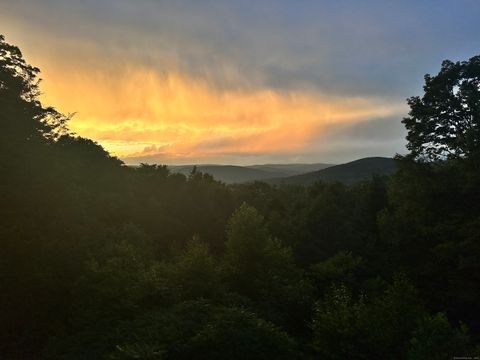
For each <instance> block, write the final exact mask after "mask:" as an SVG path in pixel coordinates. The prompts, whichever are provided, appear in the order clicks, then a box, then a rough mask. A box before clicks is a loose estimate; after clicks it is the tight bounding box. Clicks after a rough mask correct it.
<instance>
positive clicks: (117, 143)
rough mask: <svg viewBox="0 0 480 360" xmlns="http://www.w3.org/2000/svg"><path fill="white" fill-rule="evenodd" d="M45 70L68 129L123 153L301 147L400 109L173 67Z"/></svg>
mask: <svg viewBox="0 0 480 360" xmlns="http://www.w3.org/2000/svg"><path fill="white" fill-rule="evenodd" d="M77 65H78V64H77ZM44 69H45V70H44V73H43V76H44V78H45V79H46V80H45V81H44V82H43V83H42V89H43V91H44V95H43V100H44V101H45V102H46V103H48V104H52V105H53V106H56V107H57V108H58V109H59V110H61V111H63V112H76V113H77V114H76V115H75V117H74V118H73V119H72V120H71V122H70V127H71V129H72V130H73V131H74V132H76V133H78V134H79V135H82V136H86V137H90V138H92V139H94V140H96V141H98V142H99V143H101V144H102V145H103V146H105V147H106V149H108V150H109V151H111V152H112V153H114V154H116V155H118V156H120V157H123V158H128V157H132V156H140V155H146V154H148V155H153V154H155V153H161V154H162V155H163V158H164V159H166V161H168V159H169V158H171V159H172V160H175V159H181V158H189V157H196V158H201V157H208V156H210V155H219V154H222V153H239V154H241V153H274V152H295V151H303V150H305V146H307V144H308V143H311V141H313V140H314V138H315V137H318V136H319V134H321V133H322V129H323V128H325V127H326V126H328V125H331V124H339V123H346V124H348V123H354V122H359V121H363V120H368V119H372V118H378V117H383V116H390V115H392V114H395V113H399V112H401V111H402V110H403V104H402V105H398V104H394V105H392V104H387V103H385V102H384V101H382V100H381V99H376V98H371V97H365V98H362V97H349V98H343V97H342V98H340V97H330V96H326V95H323V94H319V93H315V92H308V91H304V92H279V91H274V90H271V89H253V90H246V89H238V90H224V89H218V88H216V87H215V86H213V85H211V84H209V83H208V82H207V81H205V80H199V79H193V78H189V77H187V76H184V75H182V74H180V73H178V72H169V73H160V72H159V71H156V70H153V69H150V68H146V67H138V66H133V65H122V66H120V65H117V66H113V67H112V66H110V67H107V66H106V67H105V68H103V69H102V68H96V69H91V68H88V67H84V68H82V67H78V66H75V65H74V64H70V65H65V64H64V65H63V66H55V67H46V68H44ZM53 69H55V70H53Z"/></svg>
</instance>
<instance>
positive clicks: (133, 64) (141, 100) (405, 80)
mask: <svg viewBox="0 0 480 360" xmlns="http://www.w3.org/2000/svg"><path fill="white" fill-rule="evenodd" d="M479 14H480V4H479V3H478V2H475V1H470V0H459V1H457V2H454V3H453V2H447V1H422V2H418V1H402V2H385V1H380V0H370V1H364V2H358V1H353V0H345V1H341V2H320V1H313V0H305V1H301V2H295V3H293V2H291V1H278V0H266V1H261V2H259V1H253V0H238V1H237V0H232V1H227V2H219V1H213V0H207V1H201V2H199V1H185V0H179V1H157V0H144V1H136V2H132V1H129V0H103V1H100V2H99V1H94V0H85V1H73V0H43V1H41V2H40V1H35V0H16V1H11V2H2V3H1V4H0V23H2V25H4V28H5V29H6V30H5V33H6V35H7V40H8V41H10V42H13V43H15V44H17V45H19V46H21V48H22V50H24V53H25V54H26V57H27V60H28V61H29V62H32V63H33V64H35V65H37V66H39V67H40V68H41V69H42V70H43V73H42V77H43V78H44V79H45V80H44V82H43V84H42V90H43V91H44V93H45V94H44V96H43V99H44V100H45V102H46V103H49V104H53V105H55V106H57V107H58V108H59V109H60V110H61V111H64V112H77V115H76V116H75V117H74V119H73V120H72V121H71V127H72V129H73V130H74V131H76V132H77V133H78V134H80V135H82V136H87V137H91V138H93V139H94V140H97V141H99V142H100V143H101V144H102V145H104V146H105V147H106V148H107V149H108V150H110V151H112V152H114V153H115V154H117V155H119V156H121V157H123V158H125V159H133V158H136V157H141V156H143V157H145V156H149V157H151V158H152V159H153V158H155V156H156V157H157V159H159V160H161V161H162V162H171V161H183V159H217V160H222V159H223V160H225V161H227V160H228V161H232V162H236V163H238V162H245V161H251V160H252V161H253V159H255V157H256V158H257V159H259V161H260V160H261V159H266V160H268V159H276V158H277V156H280V157H282V158H283V159H286V160H287V159H312V160H313V161H318V160H322V161H330V159H333V160H335V161H337V160H339V159H344V158H347V157H348V158H350V159H351V158H354V157H358V155H359V154H364V153H375V152H376V154H377V155H390V154H392V153H394V152H396V151H401V149H402V148H403V144H404V140H403V139H404V133H403V132H402V131H401V129H402V126H401V125H399V123H398V122H396V121H392V120H391V119H400V118H401V117H403V116H404V115H405V113H406V106H405V98H406V97H407V96H410V95H415V94H417V93H419V92H420V91H421V83H422V77H423V74H424V73H426V72H435V71H436V70H437V69H438V68H439V65H440V62H441V60H443V59H445V58H451V59H453V60H456V59H464V58H466V57H468V56H471V55H473V54H474V51H477V50H478V48H480V38H479V37H478V36H477V34H478V32H479V31H480V22H478V15H479ZM2 31H3V29H2ZM223 160H222V161H223ZM185 161H186V160H185Z"/></svg>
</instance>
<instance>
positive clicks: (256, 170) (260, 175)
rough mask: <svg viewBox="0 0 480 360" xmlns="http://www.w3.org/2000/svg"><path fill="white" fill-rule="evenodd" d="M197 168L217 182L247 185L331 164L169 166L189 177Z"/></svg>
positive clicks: (326, 166)
mask: <svg viewBox="0 0 480 360" xmlns="http://www.w3.org/2000/svg"><path fill="white" fill-rule="evenodd" d="M194 166H196V167H197V171H201V172H203V173H208V174H210V175H212V176H213V177H214V178H215V179H216V180H219V181H223V182H225V183H227V184H233V183H245V182H251V181H266V180H267V179H272V178H284V177H291V176H295V175H300V174H305V173H308V172H311V171H315V170H320V169H326V168H328V167H330V166H333V165H331V164H323V163H317V164H265V165H248V166H236V165H214V164H205V165H169V166H168V168H169V169H170V170H171V171H172V172H177V173H181V174H184V175H188V174H189V173H190V172H191V171H192V169H193V167H194Z"/></svg>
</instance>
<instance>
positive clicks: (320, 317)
mask: <svg viewBox="0 0 480 360" xmlns="http://www.w3.org/2000/svg"><path fill="white" fill-rule="evenodd" d="M423 315H424V309H423V307H422V304H421V303H420V300H419V299H418V297H417V294H416V291H415V289H414V288H413V286H412V285H411V284H410V283H409V282H408V281H407V280H405V279H404V278H402V277H398V278H396V279H395V281H394V283H393V284H392V285H391V286H390V287H388V288H387V289H386V290H385V292H384V293H383V294H382V295H381V296H378V297H375V298H372V299H369V298H368V297H367V296H365V295H360V296H359V297H358V299H355V298H354V297H353V295H352V294H351V292H350V291H349V290H348V289H347V288H346V287H345V286H344V285H340V286H338V287H337V286H333V287H332V289H331V291H330V292H329V293H328V294H327V295H326V296H325V298H324V299H323V300H322V301H320V302H318V303H317V305H316V308H315V313H314V317H313V323H312V328H313V332H314V340H313V346H314V348H315V349H316V351H317V352H318V354H319V355H320V356H321V357H322V358H324V359H346V358H348V359H371V358H388V357H389V356H390V355H391V354H398V355H399V357H400V358H401V356H400V354H404V353H405V351H406V349H405V344H406V342H407V341H408V339H409V338H410V334H411V332H412V331H413V329H415V326H416V323H417V321H418V320H419V319H420V318H421V317H422V316H423Z"/></svg>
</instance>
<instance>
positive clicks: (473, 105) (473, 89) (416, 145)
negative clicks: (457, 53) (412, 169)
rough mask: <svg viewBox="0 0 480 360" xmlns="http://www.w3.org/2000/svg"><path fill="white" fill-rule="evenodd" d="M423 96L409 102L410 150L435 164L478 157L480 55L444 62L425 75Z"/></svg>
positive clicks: (479, 132) (414, 154) (407, 123)
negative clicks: (437, 69) (433, 74)
mask: <svg viewBox="0 0 480 360" xmlns="http://www.w3.org/2000/svg"><path fill="white" fill-rule="evenodd" d="M423 89H424V95H423V96H422V97H419V96H413V97H411V98H409V99H408V104H409V106H410V112H409V117H406V118H404V119H403V123H404V124H405V127H406V128H407V130H408V135H407V140H408V144H407V147H408V149H409V150H410V151H411V154H412V155H413V157H414V158H417V159H424V160H427V161H435V160H441V159H450V158H469V157H476V159H477V160H478V156H479V155H478V154H479V152H480V55H478V56H474V57H472V58H470V59H469V60H468V61H459V62H452V61H449V60H445V61H444V62H443V63H442V67H441V69H440V72H439V73H438V74H437V75H435V76H431V75H429V74H427V75H425V85H424V87H423Z"/></svg>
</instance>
